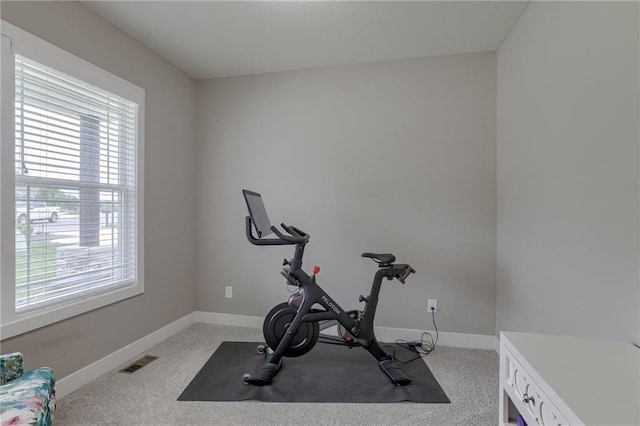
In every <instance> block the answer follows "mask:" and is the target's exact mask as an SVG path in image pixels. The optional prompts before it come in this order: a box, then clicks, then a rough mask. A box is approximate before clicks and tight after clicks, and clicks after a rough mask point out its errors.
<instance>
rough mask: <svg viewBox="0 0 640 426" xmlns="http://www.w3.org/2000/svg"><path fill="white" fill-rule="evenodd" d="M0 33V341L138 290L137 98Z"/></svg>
mask: <svg viewBox="0 0 640 426" xmlns="http://www.w3.org/2000/svg"><path fill="white" fill-rule="evenodd" d="M2 24H3V25H2V33H3V39H2V114H3V115H2V124H5V123H8V124H9V125H7V124H5V125H4V126H2V128H3V134H2V144H1V145H0V153H1V154H2V155H0V158H1V159H2V160H1V163H0V171H2V174H1V176H2V181H1V184H0V193H1V195H2V197H1V201H0V214H1V216H0V217H1V219H0V234H1V235H2V246H1V247H0V253H1V255H2V256H1V258H2V260H1V263H0V266H1V271H2V274H1V278H2V284H1V286H0V292H1V293H0V295H1V299H2V317H1V319H2V335H3V338H5V337H9V336H11V335H16V334H19V333H22V332H25V331H28V330H31V329H34V328H37V327H41V326H43V325H47V324H50V323H52V322H56V321H59V320H61V319H64V318H68V317H70V316H73V315H77V314H79V313H82V312H86V311H88V310H91V309H95V308H97V307H101V306H104V305H106V304H109V303H113V302H116V301H119V300H122V299H124V298H127V297H131V296H133V295H136V294H140V293H141V292H142V291H143V288H144V283H143V279H142V272H143V262H142V261H143V257H142V231H143V230H142V220H141V217H142V203H141V200H142V189H143V186H142V168H141V165H142V147H143V138H142V130H143V113H142V112H143V108H144V91H143V90H142V89H140V88H139V87H137V86H134V85H132V84H131V83H128V82H126V81H124V80H122V79H120V78H119V77H116V76H114V75H112V74H110V73H108V72H106V71H104V70H102V69H99V68H97V67H95V66H94V65H92V64H89V63H87V62H85V61H83V60H82V59H80V58H77V57H75V56H73V55H71V54H69V53H68V52H65V51H62V50H61V49H59V48H57V47H55V46H53V45H50V44H49V43H47V42H44V41H43V40H40V39H37V38H35V37H33V36H31V35H30V34H28V33H25V32H24V31H22V30H19V29H18V28H16V27H13V26H11V25H9V24H6V23H4V22H3V23H2ZM7 128H10V131H6V129H7ZM8 240H10V242H9V243H8Z"/></svg>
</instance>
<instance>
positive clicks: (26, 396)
mask: <svg viewBox="0 0 640 426" xmlns="http://www.w3.org/2000/svg"><path fill="white" fill-rule="evenodd" d="M55 383H56V378H55V376H54V374H53V370H51V369H50V368H49V367H40V368H36V369H35V370H30V371H27V372H24V368H23V362H22V354H21V353H19V352H16V353H12V354H6V355H0V421H1V424H2V426H8V425H38V426H40V425H50V424H51V420H52V419H53V412H54V411H55V409H56V392H55V390H54V386H55Z"/></svg>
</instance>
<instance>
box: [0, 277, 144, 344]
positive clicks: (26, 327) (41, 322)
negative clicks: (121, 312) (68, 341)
mask: <svg viewBox="0 0 640 426" xmlns="http://www.w3.org/2000/svg"><path fill="white" fill-rule="evenodd" d="M143 292H144V287H143V285H142V284H141V283H138V284H137V285H131V286H127V287H123V288H119V289H115V290H111V291H109V292H105V293H100V294H94V295H91V296H87V297H85V298H82V299H78V300H73V301H69V302H68V303H66V304H63V305H55V306H48V307H45V308H41V309H37V310H32V311H28V312H25V313H22V314H16V319H15V320H14V321H11V322H8V323H6V324H2V326H1V327H0V336H1V338H2V339H3V340H4V339H8V338H10V337H15V336H19V335H20V334H24V333H27V332H29V331H33V330H36V329H38V328H42V327H46V326H48V325H51V324H54V323H56V322H59V321H62V320H65V319H68V318H71V317H74V316H77V315H80V314H84V313H86V312H89V311H93V310H95V309H99V308H102V307H104V306H107V305H111V304H113V303H117V302H120V301H122V300H125V299H129V298H131V297H134V296H137V295H140V294H142V293H143Z"/></svg>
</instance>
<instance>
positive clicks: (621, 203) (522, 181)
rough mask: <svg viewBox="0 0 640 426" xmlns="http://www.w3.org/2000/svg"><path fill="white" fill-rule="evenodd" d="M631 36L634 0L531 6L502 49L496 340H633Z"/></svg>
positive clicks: (634, 107) (638, 323)
mask: <svg viewBox="0 0 640 426" xmlns="http://www.w3.org/2000/svg"><path fill="white" fill-rule="evenodd" d="M638 38H639V37H638V4H637V3H635V2H629V3H589V2H586V3H581V4H577V3H564V2H558V3H555V2H550V3H547V2H531V3H530V4H529V6H528V7H527V9H526V10H525V12H524V13H523V15H522V16H521V17H520V19H519V21H518V22H517V24H516V25H515V26H514V28H513V29H512V31H511V33H510V34H509V36H508V37H507V39H506V40H505V41H504V42H503V44H502V46H501V47H500V49H499V50H498V169H497V170H498V258H497V262H498V294H497V296H498V298H497V316H496V323H497V327H496V328H497V330H498V331H500V330H524V331H533V332H548V333H558V334H575V335H586V336H603V337H609V338H622V339H627V340H635V341H640V318H639V306H640V304H639V288H638V285H639V284H638V282H639V281H638V267H639V265H638V254H639V253H638V232H639V229H638V217H639V216H638V214H639V212H638V113H639V110H638V89H639V87H638V78H639V68H638Z"/></svg>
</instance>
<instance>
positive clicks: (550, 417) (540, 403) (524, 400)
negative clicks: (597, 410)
mask: <svg viewBox="0 0 640 426" xmlns="http://www.w3.org/2000/svg"><path fill="white" fill-rule="evenodd" d="M503 352H504V357H505V358H504V362H505V367H506V369H505V370H506V371H505V376H506V377H503V378H502V379H503V381H504V383H505V385H506V386H505V390H506V391H507V393H508V394H509V395H510V396H511V398H512V400H513V402H514V405H515V406H516V407H517V408H518V410H519V411H520V414H522V415H523V416H524V417H525V418H528V419H529V421H531V420H534V421H535V423H534V424H538V425H543V426H564V425H568V424H569V422H568V421H567V419H566V418H565V417H564V416H563V415H562V414H561V413H560V410H558V408H557V407H556V406H555V405H554V404H553V403H552V402H551V400H550V398H549V397H548V396H547V395H545V394H544V393H543V392H542V391H541V390H540V387H539V386H538V384H537V383H536V382H535V381H534V380H533V379H532V377H531V374H530V373H529V372H527V370H525V369H524V368H523V367H522V365H521V364H520V363H519V362H518V361H517V360H516V359H515V357H514V356H513V354H511V352H509V351H508V350H507V349H506V348H504V347H503Z"/></svg>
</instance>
